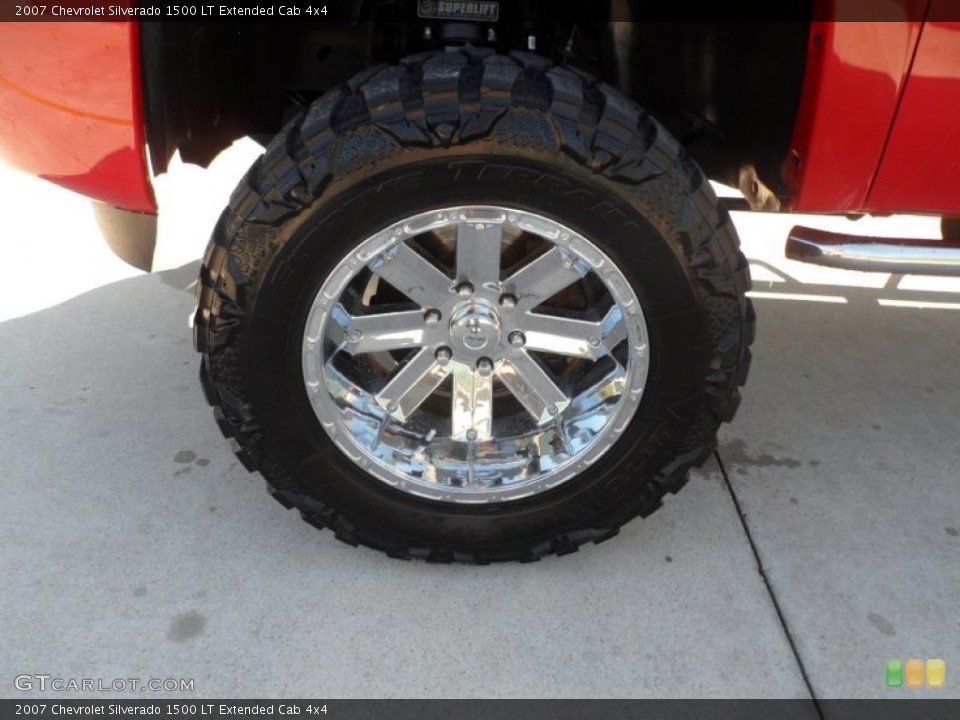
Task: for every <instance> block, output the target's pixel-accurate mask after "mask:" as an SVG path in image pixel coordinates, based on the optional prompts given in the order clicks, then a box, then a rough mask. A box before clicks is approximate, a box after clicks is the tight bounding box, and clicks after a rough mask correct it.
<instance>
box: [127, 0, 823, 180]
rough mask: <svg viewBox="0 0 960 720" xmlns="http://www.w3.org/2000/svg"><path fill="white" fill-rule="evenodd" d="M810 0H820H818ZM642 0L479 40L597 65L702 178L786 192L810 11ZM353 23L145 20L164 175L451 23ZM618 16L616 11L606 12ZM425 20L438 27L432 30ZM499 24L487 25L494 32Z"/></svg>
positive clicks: (152, 140)
mask: <svg viewBox="0 0 960 720" xmlns="http://www.w3.org/2000/svg"><path fill="white" fill-rule="evenodd" d="M811 3H812V0H811ZM635 7H636V8H639V7H640V3H639V2H638V0H612V2H611V8H610V9H608V15H607V18H608V19H607V20H603V19H600V20H591V21H589V22H576V23H572V22H570V23H563V22H556V21H552V20H550V19H548V18H549V17H550V16H551V15H552V16H557V15H558V14H561V13H559V12H558V10H557V5H556V3H555V2H554V3H549V4H548V3H547V2H546V0H529V2H527V3H526V7H524V8H522V9H520V10H516V9H514V10H513V12H519V13H521V14H522V17H524V18H530V20H529V21H526V22H513V21H509V18H507V17H505V16H506V13H507V11H506V9H504V11H503V14H504V17H502V18H501V21H500V22H499V23H496V24H489V25H485V26H484V32H483V33H482V35H481V34H479V33H478V34H477V37H478V38H479V43H480V44H489V45H492V46H493V47H495V48H496V49H497V50H498V51H499V52H509V51H512V50H526V49H528V47H529V45H528V43H529V37H530V36H531V35H532V36H533V37H534V38H535V39H536V40H535V42H536V52H537V53H539V54H543V55H546V56H548V57H550V58H551V59H552V60H553V61H554V62H558V63H562V64H569V65H573V66H576V67H579V68H581V69H583V70H585V71H587V72H590V73H592V74H594V75H596V76H597V77H599V78H600V79H602V80H603V81H605V82H607V83H608V84H610V85H612V86H614V87H616V88H618V89H619V90H621V91H622V92H623V93H625V94H627V95H629V96H630V97H631V98H633V99H634V100H636V101H637V102H638V103H639V104H640V105H641V106H642V107H644V108H645V109H646V110H647V111H648V112H649V113H650V114H652V115H653V116H654V117H656V118H657V119H658V120H659V121H660V122H661V123H663V124H664V125H665V126H666V127H667V128H668V130H670V131H671V132H672V133H673V134H674V135H675V136H676V137H677V138H679V139H680V140H681V141H682V142H683V143H684V144H685V145H686V146H687V149H688V152H689V153H690V154H691V155H692V156H693V157H694V159H696V160H697V161H698V162H699V163H700V165H701V167H703V169H704V171H705V172H706V173H707V175H708V176H709V177H711V178H713V179H716V180H720V181H722V182H725V183H728V184H732V185H736V184H737V181H738V173H739V171H740V168H741V167H742V166H744V165H752V166H753V167H755V168H756V171H757V174H758V175H759V177H760V179H761V180H762V181H763V182H764V183H765V184H766V185H768V186H770V187H771V188H772V189H773V190H774V191H775V192H777V193H778V194H780V195H783V194H784V193H785V189H784V186H783V183H782V179H781V175H780V171H781V166H782V163H783V161H784V159H785V158H786V156H787V153H788V151H789V142H790V138H791V135H792V132H793V126H794V120H795V118H796V114H797V108H798V105H799V100H800V90H801V85H802V82H803V72H804V66H805V60H806V47H807V41H808V33H809V23H808V22H799V21H798V22H788V23H720V22H700V23H647V22H640V21H635V22H633V21H631V22H628V21H620V20H619V19H620V18H624V17H625V18H629V17H631V12H632V10H633V9H634V8H635ZM352 13H353V16H354V17H355V18H356V22H352V23H329V24H328V23H309V22H304V23H290V22H275V23H273V22H263V23H250V22H237V23H216V24H201V23H143V24H142V28H141V53H142V66H143V81H144V82H143V85H144V103H145V116H146V122H147V141H148V145H149V150H150V159H151V163H152V165H153V169H154V172H155V173H160V172H163V171H165V170H166V167H167V164H168V162H169V160H170V158H171V157H172V156H173V154H174V152H176V151H178V150H179V152H180V155H181V157H182V158H183V159H184V160H186V161H187V162H193V163H197V164H201V165H206V164H208V163H209V162H210V161H211V160H212V159H213V158H214V157H215V156H216V155H217V153H219V152H220V151H221V150H222V149H223V148H225V147H227V146H228V145H229V144H230V143H231V142H232V141H233V140H235V139H237V138H239V137H242V136H244V135H251V136H253V137H255V138H256V139H258V140H264V141H265V140H266V139H269V138H270V137H272V136H273V135H274V134H275V133H276V132H278V131H279V130H280V128H281V127H282V126H283V124H284V123H285V122H286V121H287V120H288V119H289V118H290V117H292V116H293V115H294V114H296V112H298V111H299V110H302V109H305V108H306V107H307V106H309V104H310V102H311V101H312V100H313V99H315V98H316V97H318V96H319V95H321V94H322V93H323V92H325V91H326V90H328V89H330V88H332V87H335V86H336V85H338V84H341V83H344V82H346V81H348V80H349V79H350V78H351V77H353V76H354V75H356V74H357V73H359V72H361V71H363V70H364V69H366V68H368V67H370V66H372V65H375V64H378V63H382V62H394V61H396V60H398V59H399V58H400V57H402V56H404V55H406V54H409V53H413V52H419V51H421V50H428V49H433V48H436V47H438V45H439V44H442V43H443V42H444V41H443V40H441V36H442V34H444V29H443V27H442V26H438V23H437V22H436V21H433V22H430V23H427V22H425V21H423V20H420V19H419V18H417V17H416V12H415V6H413V5H412V3H409V2H403V0H395V1H392V2H380V3H377V4H375V5H374V4H373V3H370V2H368V1H367V0H353V3H352ZM610 18H617V21H611V20H610ZM427 27H430V28H431V31H427V30H425V28H427ZM489 29H492V30H493V33H492V34H488V33H487V32H486V30H489Z"/></svg>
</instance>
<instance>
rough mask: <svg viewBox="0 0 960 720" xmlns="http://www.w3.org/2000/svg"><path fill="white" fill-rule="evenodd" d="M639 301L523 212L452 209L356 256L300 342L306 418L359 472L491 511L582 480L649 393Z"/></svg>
mask: <svg viewBox="0 0 960 720" xmlns="http://www.w3.org/2000/svg"><path fill="white" fill-rule="evenodd" d="M647 343H648V339H647V329H646V324H645V322H644V318H643V313H642V310H641V308H640V303H639V301H638V300H637V296H636V294H635V293H634V292H633V290H632V289H631V287H630V285H629V283H628V282H627V281H626V278H625V277H624V276H623V274H622V273H621V272H620V271H619V270H618V269H617V268H616V266H614V264H613V263H612V262H611V261H610V259H609V258H608V257H607V256H606V255H605V254H604V253H603V252H602V251H601V250H600V249H599V248H598V247H597V246H596V245H594V244H593V243H592V242H590V241H589V240H588V239H587V238H585V237H583V236H582V235H579V234H578V233H576V232H574V231H573V230H571V229H569V228H567V227H564V226H563V225H561V224H559V223H557V222H555V221H553V220H550V219H548V218H545V217H542V216H540V215H535V214H533V213H529V212H525V211H521V210H516V209H511V208H505V207H494V206H468V207H453V208H445V209H441V210H434V211H431V212H426V213H422V214H419V215H415V216H413V217H409V218H406V219H404V220H402V221H400V222H398V223H395V224H394V225H391V226H390V227H388V228H385V229H384V230H382V231H380V232H378V233H376V234H375V235H373V236H372V237H370V238H368V239H367V240H365V241H364V242H363V243H361V244H360V246H359V247H357V248H356V250H355V251H354V252H352V253H351V254H350V255H349V256H348V257H345V258H343V260H342V261H341V262H340V263H339V264H338V265H337V269H336V270H335V271H334V272H333V273H331V275H330V276H329V277H327V279H326V280H325V281H324V283H323V285H322V287H321V288H320V291H319V292H318V293H317V295H316V297H315V299H314V301H313V306H312V308H311V311H310V314H309V319H308V321H307V325H306V328H305V332H304V336H303V375H304V382H305V385H306V389H307V392H308V395H309V397H310V400H311V403H312V406H313V409H314V412H315V413H316V416H317V418H318V419H319V421H320V423H321V424H322V426H323V428H324V430H325V431H326V432H327V434H328V435H329V436H330V437H331V438H332V439H333V440H334V442H335V443H336V444H337V445H338V447H339V448H340V449H341V450H342V451H343V452H344V453H345V454H346V455H347V456H348V457H349V458H350V459H351V460H353V461H354V462H355V463H356V464H358V465H359V466H361V467H362V468H363V469H364V470H366V471H367V472H368V473H370V474H371V475H373V476H374V477H376V478H378V479H379V480H381V481H383V482H385V483H388V484H389V485H391V486H393V487H395V488H397V489H399V490H402V491H404V492H407V493H410V494H412V495H417V496H421V497H426V498H430V499H434V500H442V501H449V502H456V503H487V502H500V501H507V500H514V499H517V498H522V497H528V496H530V495H534V494H537V493H540V492H543V491H545V490H548V489H550V488H553V487H556V486H557V485H560V484H561V483H563V482H565V481H567V480H569V479H571V478H572V477H574V476H576V475H577V474H578V473H579V472H581V471H583V470H584V469H585V468H586V466H587V465H589V464H590V463H591V462H593V461H594V460H596V459H597V458H598V457H599V456H600V455H602V454H603V453H604V452H606V451H607V450H608V449H609V448H610V447H611V445H612V444H613V443H614V441H615V440H616V439H617V437H618V436H619V435H620V434H621V433H622V432H623V430H624V429H625V428H626V426H627V425H628V424H629V422H630V419H631V418H632V417H633V415H634V412H635V411H636V409H637V406H638V405H639V402H640V398H641V396H642V394H643V387H644V383H645V381H646V376H647V356H648V345H647Z"/></svg>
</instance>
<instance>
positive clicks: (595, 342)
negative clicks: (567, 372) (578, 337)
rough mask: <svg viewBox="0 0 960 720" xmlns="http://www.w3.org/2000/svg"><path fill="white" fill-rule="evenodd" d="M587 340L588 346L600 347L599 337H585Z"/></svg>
mask: <svg viewBox="0 0 960 720" xmlns="http://www.w3.org/2000/svg"><path fill="white" fill-rule="evenodd" d="M587 342H588V343H589V344H590V347H600V338H598V337H597V336H596V335H593V336H591V337H589V338H587Z"/></svg>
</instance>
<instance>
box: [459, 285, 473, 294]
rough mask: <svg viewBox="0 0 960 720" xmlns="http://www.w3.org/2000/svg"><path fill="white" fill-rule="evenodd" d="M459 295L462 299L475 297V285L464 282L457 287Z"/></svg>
mask: <svg viewBox="0 0 960 720" xmlns="http://www.w3.org/2000/svg"><path fill="white" fill-rule="evenodd" d="M457 295H460V296H462V297H469V296H470V295H473V283H469V282H462V283H460V284H459V285H457Z"/></svg>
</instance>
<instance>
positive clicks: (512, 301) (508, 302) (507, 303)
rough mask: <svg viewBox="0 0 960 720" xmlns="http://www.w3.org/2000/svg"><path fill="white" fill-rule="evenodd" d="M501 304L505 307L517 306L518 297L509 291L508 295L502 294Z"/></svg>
mask: <svg viewBox="0 0 960 720" xmlns="http://www.w3.org/2000/svg"><path fill="white" fill-rule="evenodd" d="M500 305H501V306H502V307H505V308H512V307H516V306H517V298H516V297H515V296H514V295H510V294H509V293H507V294H506V295H501V296H500Z"/></svg>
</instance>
